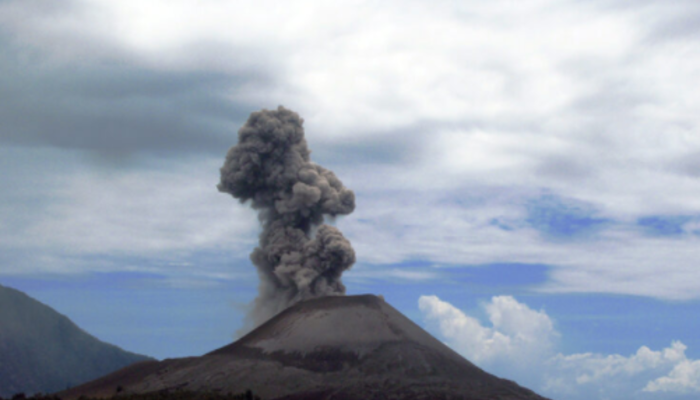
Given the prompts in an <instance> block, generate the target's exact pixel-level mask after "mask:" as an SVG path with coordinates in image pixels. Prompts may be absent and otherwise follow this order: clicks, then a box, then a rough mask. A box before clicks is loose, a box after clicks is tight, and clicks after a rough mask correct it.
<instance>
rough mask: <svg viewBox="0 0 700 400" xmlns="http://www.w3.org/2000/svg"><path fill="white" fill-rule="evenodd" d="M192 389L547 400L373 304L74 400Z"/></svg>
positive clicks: (77, 391)
mask: <svg viewBox="0 0 700 400" xmlns="http://www.w3.org/2000/svg"><path fill="white" fill-rule="evenodd" d="M178 389H185V390H188V391H195V392H219V393H241V392H244V391H246V390H247V389H250V390H252V391H253V392H254V393H255V394H256V395H259V396H260V397H262V398H263V399H287V400H292V399H363V400H364V399H412V400H413V399H426V400H427V399H465V400H470V399H471V400H477V399H478V400H484V399H500V400H521V399H522V400H525V399H530V400H544V398H543V397H540V396H538V395H537V394H535V393H534V392H532V391H530V390H528V389H525V388H523V387H520V386H518V385H517V384H516V383H514V382H511V381H508V380H504V379H500V378H497V377H495V376H493V375H490V374H488V373H486V372H484V371H483V370H481V369H480V368H478V367H476V366H475V365H474V364H472V363H470V362H469V361H467V360H465V359H464V358H462V357H461V356H460V355H458V354H457V353H455V352H454V351H452V350H451V349H450V348H448V347H447V346H445V345H444V344H443V343H441V342H440V341H438V340H437V339H435V338H434V337H432V336H431V335H430V334H428V333H427V332H426V331H424V330H423V329H421V328H420V327H419V326H418V325H416V324H414V323H413V322H412V321H411V320H409V319H408V318H406V317H405V316H404V315H403V314H401V313H400V312H398V311H397V310H396V309H394V308H393V307H391V306H390V305H389V304H387V303H386V302H384V301H383V300H382V299H381V298H379V297H376V296H371V295H365V296H342V297H341V296H338V297H324V298H318V299H314V300H309V301H305V302H301V303H298V304H296V305H294V306H292V307H290V308H289V309H287V310H285V311H283V312H281V313H280V314H278V315H277V316H275V317H274V318H272V319H271V320H270V321H268V322H267V323H265V324H263V325H262V326H260V327H258V328H257V329H255V330H254V331H252V332H251V333H249V334H248V335H246V336H244V337H243V338H241V339H240V340H238V341H237V342H235V343H233V344H231V345H228V346H226V347H223V348H221V349H218V350H216V351H213V352H211V353H209V354H206V355H204V356H202V357H192V358H182V359H171V360H165V361H162V362H155V361H152V362H144V363H140V364H136V365H134V366H132V367H128V368H125V369H122V370H120V371H118V372H116V373H114V374H111V375H109V376H106V377H103V378H100V379H98V380H96V381H93V382H90V383H88V384H85V385H83V386H81V387H77V388H74V389H72V390H68V391H65V392H62V393H59V395H60V396H61V397H63V398H64V399H71V398H77V397H79V396H87V397H100V396H101V397H109V396H112V395H114V394H115V393H117V391H118V392H119V393H120V394H121V395H126V394H130V393H150V392H157V391H163V390H168V391H176V390H178Z"/></svg>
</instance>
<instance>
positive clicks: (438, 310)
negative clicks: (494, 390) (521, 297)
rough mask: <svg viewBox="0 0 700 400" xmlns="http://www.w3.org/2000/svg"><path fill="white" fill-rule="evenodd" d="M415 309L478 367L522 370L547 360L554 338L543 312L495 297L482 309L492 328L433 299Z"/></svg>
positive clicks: (512, 300)
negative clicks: (501, 365)
mask: <svg viewBox="0 0 700 400" xmlns="http://www.w3.org/2000/svg"><path fill="white" fill-rule="evenodd" d="M418 305H419V307H420V310H421V311H422V312H423V314H424V315H425V317H426V319H427V320H428V321H431V322H436V323H437V324H438V325H439V328H440V333H441V334H442V335H443V336H444V337H445V338H446V339H447V340H448V342H449V343H450V344H451V345H453V346H454V347H455V349H456V350H458V351H460V352H461V353H462V354H463V355H464V356H465V357H466V358H467V359H470V360H472V361H474V362H476V363H479V364H480V365H499V364H501V363H502V364H511V365H517V366H518V367H517V368H520V369H523V368H525V366H526V365H531V364H532V363H533V362H534V363H538V361H537V360H543V359H544V358H545V357H547V356H548V355H549V353H550V352H551V350H552V345H553V343H554V342H555V339H556V337H557V333H556V331H555V330H554V325H553V324H552V321H551V320H550V319H549V317H548V316H547V314H546V313H545V312H544V311H535V310H532V309H530V308H529V307H527V306H526V305H524V304H521V303H518V302H517V301H516V300H515V299H514V298H513V297H511V296H496V297H494V298H492V299H491V302H490V303H488V304H487V305H486V306H485V307H484V308H485V311H486V313H487V315H488V318H489V321H490V322H491V325H492V327H484V326H482V325H481V323H480V322H479V320H477V319H476V318H473V317H470V316H468V315H466V314H464V313H463V312H462V311H461V310H459V309H457V308H456V307H454V306H453V305H451V304H449V303H447V302H444V301H442V300H440V299H439V298H438V297H437V296H421V297H420V299H419V301H418Z"/></svg>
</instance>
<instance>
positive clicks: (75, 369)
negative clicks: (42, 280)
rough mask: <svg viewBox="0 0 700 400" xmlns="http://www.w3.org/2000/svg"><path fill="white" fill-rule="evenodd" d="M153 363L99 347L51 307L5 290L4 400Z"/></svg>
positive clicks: (0, 387) (0, 354) (1, 313)
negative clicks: (12, 396) (140, 364)
mask: <svg viewBox="0 0 700 400" xmlns="http://www.w3.org/2000/svg"><path fill="white" fill-rule="evenodd" d="M147 359H148V357H145V356H141V355H138V354H134V353H129V352H126V351H124V350H121V349H120V348H118V347H116V346H113V345H110V344H107V343H104V342H101V341H99V340H98V339H96V338H95V337H93V336H90V335H89V334H87V333H85V332H84V331H83V330H81V329H80V328H78V327H77V326H76V325H75V324H74V323H73V322H71V321H70V320H69V319H68V318H66V317H64V316H63V315H61V314H59V313H57V312H56V311H54V310H53V309H51V308H50V307H48V306H46V305H44V304H42V303H40V302H38V301H36V300H34V299H32V298H31V297H29V296H27V295H26V294H24V293H22V292H20V291H18V290H15V289H11V288H7V287H4V286H1V285H0V397H9V396H11V395H13V394H15V393H19V392H24V393H26V394H31V393H36V392H42V393H48V392H54V391H57V390H62V389H65V388H66V387H69V386H74V385H77V384H80V383H83V382H87V381H89V380H91V379H95V378H97V377H99V376H102V375H104V374H108V373H110V372H112V371H115V370H117V369H119V368H122V367H125V366H127V365H130V364H133V363H135V362H138V361H144V360H147Z"/></svg>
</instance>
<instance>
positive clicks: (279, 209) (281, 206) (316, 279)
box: [218, 106, 355, 326]
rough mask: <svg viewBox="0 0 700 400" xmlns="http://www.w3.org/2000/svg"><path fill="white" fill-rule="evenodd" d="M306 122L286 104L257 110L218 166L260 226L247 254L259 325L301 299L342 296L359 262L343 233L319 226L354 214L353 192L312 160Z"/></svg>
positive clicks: (224, 187)
mask: <svg viewBox="0 0 700 400" xmlns="http://www.w3.org/2000/svg"><path fill="white" fill-rule="evenodd" d="M302 124H303V119H301V118H299V115H298V114H297V113H295V112H292V111H290V110H287V109H285V108H284V107H282V106H280V107H278V108H277V110H262V111H259V112H254V113H252V114H251V115H250V117H249V118H248V121H247V122H246V123H245V125H243V127H242V128H241V129H240V130H239V131H238V144H237V145H236V146H234V147H232V148H231V149H230V150H229V151H228V154H227V155H226V162H225V163H224V166H223V167H222V168H221V183H219V185H218V188H219V191H221V192H226V193H230V194H231V195H232V196H233V197H235V198H237V199H239V200H240V201H241V202H245V201H248V200H251V202H252V206H253V208H255V209H257V210H258V214H259V215H258V217H259V219H260V221H261V223H262V226H263V231H262V233H261V234H260V246H259V247H257V248H255V250H254V251H253V253H251V255H250V259H251V260H252V261H253V263H254V264H255V265H256V267H257V268H258V273H259V275H260V280H261V282H260V293H259V294H258V297H257V299H255V303H254V306H253V310H252V314H250V315H249V317H251V319H252V322H253V323H254V324H255V326H257V325H260V324H261V323H263V322H265V321H266V320H267V319H269V318H270V317H272V316H273V315H275V314H276V313H278V312H280V311H282V310H283V309H285V308H287V307H288V306H290V305H292V304H294V303H296V302H297V301H299V300H304V299H308V298H312V297H319V296H327V295H342V294H344V293H345V286H344V285H343V284H342V282H341V281H340V276H341V275H342V273H343V271H345V270H346V269H348V268H350V267H351V266H352V264H353V263H354V262H355V251H354V250H353V248H352V246H351V245H350V242H349V241H348V240H347V239H345V237H344V236H343V234H342V233H341V232H340V231H339V230H338V229H336V228H335V227H332V226H328V225H322V224H323V218H324V215H329V216H332V217H334V216H337V215H345V214H349V213H351V212H352V211H353V210H354V209H355V194H354V193H353V192H352V191H351V190H349V189H347V188H345V187H344V186H343V183H342V182H341V181H340V180H339V179H338V178H337V177H336V176H335V174H333V172H331V171H329V170H327V169H325V168H323V167H321V166H320V165H316V164H314V163H312V162H311V160H310V157H309V154H310V153H311V152H310V151H309V149H308V147H307V145H306V139H305V138H304V128H303V127H302Z"/></svg>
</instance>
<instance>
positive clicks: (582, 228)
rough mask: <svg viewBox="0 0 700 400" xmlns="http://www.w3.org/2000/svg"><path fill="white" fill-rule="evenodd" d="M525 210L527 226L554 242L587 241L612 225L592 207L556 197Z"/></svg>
mask: <svg viewBox="0 0 700 400" xmlns="http://www.w3.org/2000/svg"><path fill="white" fill-rule="evenodd" d="M526 209H527V219H526V222H527V223H528V224H529V225H530V226H531V227H533V228H535V229H537V230H538V231H540V232H541V233H543V234H544V235H545V236H547V237H549V238H551V239H573V238H577V239H578V238H585V237H587V236H590V235H592V234H595V233H596V232H598V231H599V230H601V229H603V228H604V227H605V226H606V225H608V224H610V223H612V221H611V220H610V219H606V218H599V217H596V216H595V215H596V211H595V210H594V209H593V207H591V206H589V205H587V204H585V203H581V202H574V201H570V200H566V201H565V200H564V199H562V198H559V197H557V196H553V195H545V196H542V197H540V198H538V199H536V200H532V201H530V202H528V204H527V205H526Z"/></svg>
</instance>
